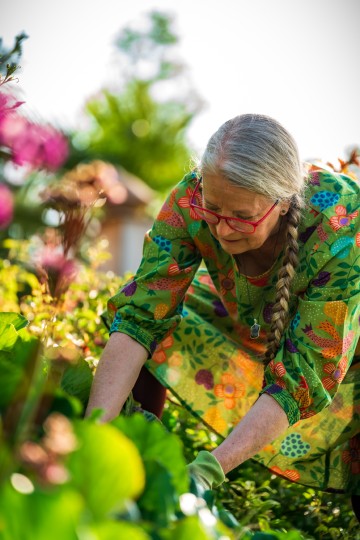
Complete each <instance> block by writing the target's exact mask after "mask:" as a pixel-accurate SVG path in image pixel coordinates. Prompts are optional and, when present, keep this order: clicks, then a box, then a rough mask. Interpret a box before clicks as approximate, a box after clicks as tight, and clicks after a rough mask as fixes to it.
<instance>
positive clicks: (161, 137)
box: [69, 12, 200, 191]
mask: <svg viewBox="0 0 360 540" xmlns="http://www.w3.org/2000/svg"><path fill="white" fill-rule="evenodd" d="M146 22H147V24H148V29H147V30H145V31H139V30H136V29H135V30H133V29H131V28H125V29H124V30H123V31H122V32H121V34H120V36H119V38H118V46H119V49H120V51H121V53H122V56H121V62H122V65H123V66H124V67H123V76H124V81H123V84H122V87H121V88H120V89H119V91H118V92H114V91H109V90H104V91H103V92H102V95H101V96H100V97H97V98H94V99H91V100H90V101H89V102H88V103H87V106H86V111H87V113H88V115H89V117H90V119H91V125H90V129H89V132H88V133H87V134H86V137H85V138H84V137H83V136H82V135H81V134H75V137H74V138H73V151H72V155H71V158H70V160H69V166H73V165H74V164H75V163H76V162H78V161H79V160H88V159H92V158H96V159H104V160H106V161H108V162H110V163H114V164H121V166H122V167H124V168H125V169H126V170H128V171H129V172H130V173H132V174H134V175H136V176H138V177H140V178H141V179H142V180H144V181H145V182H146V183H148V184H149V185H150V187H152V188H154V189H156V190H160V191H164V190H166V189H167V188H168V187H169V186H170V185H173V184H174V183H176V182H177V181H178V180H179V178H181V177H182V176H183V175H184V172H185V170H187V169H188V167H189V164H190V161H191V154H192V151H191V149H190V148H189V145H188V143H187V140H186V131H187V129H188V127H189V125H190V122H191V121H192V119H193V118H194V116H195V114H196V113H197V112H198V110H199V108H200V102H199V99H198V98H197V97H196V95H195V92H194V91H193V90H191V91H190V89H188V90H187V89H186V85H187V84H188V83H187V82H185V81H187V79H186V78H185V77H184V74H183V71H184V69H183V66H182V65H181V64H180V63H179V62H177V61H176V60H174V59H172V58H171V57H170V54H169V51H170V50H171V48H172V47H173V46H174V45H175V44H176V43H177V37H176V36H175V35H174V33H173V32H172V30H171V20H170V18H169V16H167V15H164V14H160V13H156V12H155V13H151V14H150V15H149V16H148V18H147V21H146ZM144 66H145V67H146V69H145V70H144ZM184 85H185V88H184ZM178 88H181V90H182V91H181V95H177V93H178ZM169 89H171V92H170V91H169ZM164 93H165V94H166V95H170V96H171V97H168V98H165V99H164V98H163V97H162V96H163V95H164Z"/></svg>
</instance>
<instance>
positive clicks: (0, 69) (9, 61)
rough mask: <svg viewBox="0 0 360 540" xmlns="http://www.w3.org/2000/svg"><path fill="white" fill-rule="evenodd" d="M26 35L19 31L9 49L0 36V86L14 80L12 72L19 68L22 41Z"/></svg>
mask: <svg viewBox="0 0 360 540" xmlns="http://www.w3.org/2000/svg"><path fill="white" fill-rule="evenodd" d="M27 38H28V36H27V35H26V34H25V32H21V33H20V34H18V35H17V36H16V37H15V43H14V45H13V47H12V48H11V49H7V48H5V47H4V45H3V40H2V38H1V37H0V86H1V85H2V84H5V83H8V82H11V81H13V80H14V76H13V75H14V73H15V71H16V70H17V69H19V66H18V62H19V59H20V57H21V54H22V42H23V41H24V39H27Z"/></svg>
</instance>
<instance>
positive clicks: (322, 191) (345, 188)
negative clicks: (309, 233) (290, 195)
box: [302, 165, 360, 230]
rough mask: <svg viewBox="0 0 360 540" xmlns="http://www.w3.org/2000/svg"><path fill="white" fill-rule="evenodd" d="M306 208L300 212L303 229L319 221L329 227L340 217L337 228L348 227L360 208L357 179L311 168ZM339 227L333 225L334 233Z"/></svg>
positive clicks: (308, 178)
mask: <svg viewBox="0 0 360 540" xmlns="http://www.w3.org/2000/svg"><path fill="white" fill-rule="evenodd" d="M304 196H305V208H304V210H303V219H302V222H303V226H306V227H309V226H311V224H312V222H318V221H319V216H320V217H322V221H326V222H328V223H329V225H331V224H333V225H334V226H335V225H336V224H335V223H334V220H335V218H336V219H337V218H339V219H340V222H341V223H340V222H339V225H341V226H346V225H349V224H350V222H351V221H352V220H354V219H355V218H358V210H359V207H360V180H357V179H356V178H355V177H354V178H352V177H351V176H349V175H346V174H343V173H339V172H335V171H332V170H330V169H326V168H322V167H319V166H314V165H311V166H309V168H308V176H307V179H306V187H305V193H304ZM339 228H340V227H337V226H335V228H334V229H333V230H338V229H339Z"/></svg>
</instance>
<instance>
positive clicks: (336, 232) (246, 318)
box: [108, 167, 360, 495]
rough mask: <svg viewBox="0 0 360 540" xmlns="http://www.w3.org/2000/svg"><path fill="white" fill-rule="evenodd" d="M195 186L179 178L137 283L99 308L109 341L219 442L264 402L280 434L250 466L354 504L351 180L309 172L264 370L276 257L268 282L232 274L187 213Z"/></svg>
mask: <svg viewBox="0 0 360 540" xmlns="http://www.w3.org/2000/svg"><path fill="white" fill-rule="evenodd" d="M196 181H197V176H196V173H190V174H188V175H186V176H185V178H184V179H183V180H182V181H181V182H180V183H179V184H178V185H177V186H176V187H175V189H174V190H173V191H172V192H171V194H170V195H169V197H168V198H167V200H166V202H165V204H164V205H163V207H162V209H161V211H160V213H159V215H158V217H157V219H156V221H155V223H154V225H153V228H152V229H151V231H150V232H149V233H148V234H147V235H146V237H145V242H144V254H143V259H142V261H141V264H140V267H139V269H138V271H137V273H136V275H135V276H134V277H133V278H132V279H131V280H129V281H128V282H127V283H126V285H125V286H124V287H123V288H122V289H121V290H120V291H119V293H118V294H116V295H115V296H114V297H113V298H111V299H110V301H109V304H108V314H109V317H110V322H111V323H112V324H111V332H114V331H119V332H123V333H125V334H128V335H130V336H131V337H133V338H134V339H136V340H137V341H138V342H139V343H141V344H142V345H143V346H144V347H145V348H146V349H147V350H148V352H149V359H148V361H147V364H146V365H147V367H148V369H149V370H150V371H151V372H152V373H153V374H154V375H155V377H156V378H157V379H158V380H159V381H160V382H161V383H162V384H163V385H164V386H166V387H167V388H169V389H170V390H171V392H173V393H174V394H175V395H176V396H177V397H178V398H179V399H180V401H181V402H182V403H183V404H184V405H185V406H186V407H187V408H188V409H189V410H190V411H191V412H192V413H193V414H194V415H196V416H197V417H199V418H200V419H201V420H202V421H203V422H204V423H205V424H207V425H208V426H209V428H210V429H212V430H213V431H214V432H216V433H217V434H219V435H220V436H222V437H226V436H227V434H228V433H229V432H230V431H231V430H232V429H233V427H234V426H235V425H236V424H237V423H238V422H239V421H240V420H241V418H242V417H243V416H244V415H245V414H246V412H247V411H248V410H249V408H250V407H251V406H252V404H253V403H254V402H255V401H256V399H257V398H258V396H259V394H261V393H267V394H270V395H271V396H272V397H273V398H274V399H276V401H278V403H279V404H280V405H281V407H282V408H283V409H284V411H285V412H286V414H287V416H288V419H289V423H290V428H289V429H288V431H287V432H286V434H285V435H282V436H281V437H279V438H278V439H277V440H275V441H273V442H272V443H271V444H269V445H267V446H266V447H265V448H264V449H263V450H262V451H261V452H260V453H259V454H257V455H256V456H255V459H256V460H258V461H259V462H261V463H262V464H263V465H265V466H267V467H268V468H270V469H271V471H272V472H274V473H276V474H279V475H282V476H284V477H286V478H288V479H290V480H292V481H295V482H299V483H301V484H304V485H309V486H312V487H314V488H318V489H322V490H333V491H334V490H336V491H347V492H352V493H358V494H359V495H360V481H359V480H360V362H358V360H360V350H359V348H358V350H357V346H358V342H359V334H360V286H359V284H360V277H359V276H360V225H359V224H360V219H359V210H358V209H359V206H360V186H359V183H358V181H356V179H353V178H351V177H348V176H345V175H342V174H337V173H332V172H328V171H327V170H324V169H320V168H315V167H312V168H311V169H310V170H309V177H308V182H307V189H306V199H307V204H306V208H305V209H304V211H303V215H302V219H301V223H300V227H299V239H300V240H299V245H300V263H299V266H298V268H297V272H296V276H295V278H294V281H293V283H292V289H291V299H290V315H291V319H290V324H289V326H288V328H287V330H286V332H285V334H284V335H283V338H282V343H281V347H280V349H279V351H278V353H277V355H276V357H275V359H274V360H273V361H271V362H270V363H269V364H268V365H267V367H266V368H265V369H264V367H263V363H262V358H263V353H264V351H265V348H266V347H265V343H266V331H268V330H269V323H270V319H271V312H272V306H273V303H274V297H275V284H276V281H277V272H278V269H279V266H280V264H281V259H282V253H281V254H280V255H279V257H278V258H277V260H276V261H275V262H274V264H273V266H272V268H270V270H269V271H267V272H266V273H264V274H262V275H260V276H256V277H247V276H245V275H243V274H241V273H240V272H239V270H238V268H237V265H236V262H235V260H234V258H233V257H232V256H231V255H229V254H227V253H226V252H224V251H223V250H222V249H221V246H220V244H219V243H218V242H217V240H216V239H215V238H214V237H213V236H212V234H211V233H210V230H209V228H208V225H207V224H206V223H205V222H204V221H202V220H201V219H199V218H198V217H197V216H196V214H194V212H193V211H192V209H191V208H190V199H191V196H192V193H193V191H194V187H195V183H196ZM198 204H201V199H200V195H199V199H198ZM254 318H256V319H258V322H259V324H260V325H261V331H260V336H259V338H258V339H250V326H251V325H252V324H253V321H254ZM129 362H131V359H129Z"/></svg>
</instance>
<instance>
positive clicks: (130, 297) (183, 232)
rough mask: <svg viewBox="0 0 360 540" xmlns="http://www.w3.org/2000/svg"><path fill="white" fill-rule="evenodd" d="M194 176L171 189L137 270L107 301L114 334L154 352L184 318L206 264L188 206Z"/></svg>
mask: <svg viewBox="0 0 360 540" xmlns="http://www.w3.org/2000/svg"><path fill="white" fill-rule="evenodd" d="M194 179H195V176H194V175H193V174H190V175H187V176H186V177H185V178H184V180H183V181H182V182H180V183H179V184H178V185H177V187H176V188H175V189H174V190H173V191H172V192H171V193H170V195H169V196H168V198H167V200H166V201H165V203H164V205H163V207H162V208H161V210H160V212H159V214H158V216H157V218H156V220H155V222H154V224H153V227H152V229H151V230H150V231H149V232H148V233H146V235H145V239H144V248H143V257H142V260H141V263H140V266H139V268H138V270H137V272H136V274H135V276H134V277H132V278H131V279H130V280H129V281H128V282H127V283H126V284H125V285H124V286H123V287H122V288H121V290H120V291H119V292H118V293H117V294H116V295H115V296H113V297H112V298H111V299H110V300H109V302H108V312H107V313H108V319H109V320H110V321H109V322H110V323H111V327H110V333H113V332H122V333H125V334H128V335H129V336H131V337H132V338H134V339H135V340H136V341H138V342H139V343H140V344H141V345H143V346H144V347H145V348H146V349H147V350H148V352H149V354H150V355H151V354H152V353H153V352H154V350H155V348H156V346H157V344H158V343H159V342H160V341H162V340H163V339H164V337H165V336H166V335H167V334H169V333H171V332H172V331H173V330H174V329H175V328H176V326H177V325H178V324H179V322H180V320H181V312H182V303H183V299H184V296H185V293H186V291H187V289H188V287H189V285H190V284H191V282H192V280H193V277H194V275H195V272H196V270H197V269H198V267H199V265H200V262H201V255H200V253H199V251H198V249H197V248H196V246H195V243H194V240H193V238H192V237H191V234H190V232H189V228H190V229H191V223H190V222H191V212H190V213H189V211H187V210H185V211H184V208H186V207H187V208H188V207H189V205H188V204H184V201H187V202H188V201H189V199H190V197H189V194H190V196H191V193H190V192H191V190H192V189H193V188H194V186H195V182H194Z"/></svg>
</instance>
